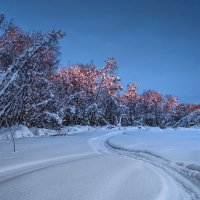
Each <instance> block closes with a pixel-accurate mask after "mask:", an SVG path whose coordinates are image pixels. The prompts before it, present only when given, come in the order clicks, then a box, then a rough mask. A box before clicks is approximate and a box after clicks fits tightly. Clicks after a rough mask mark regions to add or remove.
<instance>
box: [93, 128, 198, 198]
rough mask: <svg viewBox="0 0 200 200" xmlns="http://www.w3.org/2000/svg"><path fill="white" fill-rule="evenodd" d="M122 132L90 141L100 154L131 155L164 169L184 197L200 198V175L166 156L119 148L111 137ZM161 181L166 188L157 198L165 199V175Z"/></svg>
mask: <svg viewBox="0 0 200 200" xmlns="http://www.w3.org/2000/svg"><path fill="white" fill-rule="evenodd" d="M120 133H122V132H121V131H119V132H117V133H110V134H106V135H103V136H99V137H96V138H92V139H91V141H90V143H91V146H92V148H93V149H96V151H97V152H99V154H102V153H103V152H104V153H108V152H109V153H114V154H117V155H120V156H125V157H131V158H134V159H136V160H141V161H143V162H145V163H148V164H150V165H152V166H154V167H156V168H158V169H160V170H162V171H163V173H166V174H168V175H169V176H170V177H172V178H173V180H174V181H175V182H176V183H177V184H178V185H179V186H180V187H181V189H182V193H183V194H184V197H185V198H184V199H187V200H200V191H199V190H200V189H199V188H198V187H199V185H200V178H199V176H197V177H196V176H194V172H193V171H192V170H189V169H186V168H183V167H181V166H178V165H177V164H176V163H173V162H171V161H168V160H166V159H164V158H163V159H162V158H161V157H157V156H155V155H153V154H150V153H148V152H146V151H143V152H142V151H137V150H136V151H129V150H126V149H125V148H119V147H118V146H115V145H114V144H112V143H111V142H110V140H111V138H113V137H115V136H116V135H118V134H120ZM160 177H161V175H160ZM161 181H163V186H164V188H163V191H162V192H161V194H160V196H159V195H158V198H157V200H160V199H162V200H163V199H164V196H165V195H166V191H167V186H166V185H165V184H166V183H165V180H164V178H163V177H161ZM169 192H170V191H169Z"/></svg>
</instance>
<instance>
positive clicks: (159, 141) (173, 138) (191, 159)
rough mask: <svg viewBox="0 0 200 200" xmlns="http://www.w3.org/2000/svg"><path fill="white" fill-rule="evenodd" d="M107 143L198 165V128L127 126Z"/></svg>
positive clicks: (199, 156)
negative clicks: (138, 127)
mask: <svg viewBox="0 0 200 200" xmlns="http://www.w3.org/2000/svg"><path fill="white" fill-rule="evenodd" d="M109 144H111V145H114V146H115V147H117V148H123V149H125V150H128V151H146V152H148V153H151V154H154V155H157V156H159V157H162V158H164V159H168V160H171V161H174V162H177V163H182V164H183V163H185V164H191V163H196V164H199V165H200V129H195V128H193V129H192V128H179V129H176V130H174V129H164V130H162V129H160V128H145V127H142V128H141V129H136V128H127V129H125V130H124V131H123V134H122V135H118V136H116V137H114V138H111V139H109Z"/></svg>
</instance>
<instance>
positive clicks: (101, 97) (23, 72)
mask: <svg viewBox="0 0 200 200" xmlns="http://www.w3.org/2000/svg"><path fill="white" fill-rule="evenodd" d="M0 33H1V35H0V127H4V126H11V125H15V124H24V125H26V126H29V127H33V126H36V127H46V128H59V127H62V126H63V125H77V124H78V125H91V126H103V125H108V124H112V125H122V126H139V125H148V126H158V127H161V128H166V127H177V126H184V127H191V126H200V105H191V104H180V103H179V101H178V99H177V97H175V96H165V97H163V96H162V95H161V94H160V93H159V92H157V91H152V90H148V91H145V92H143V94H141V95H140V94H138V93H137V86H136V84H129V85H128V87H127V90H126V92H125V93H124V94H121V92H120V91H121V90H122V86H121V82H120V78H119V77H118V76H117V75H116V69H117V62H116V60H115V59H114V58H110V59H107V60H106V61H105V66H104V67H102V68H97V67H95V66H94V65H93V64H88V65H81V64H78V65H73V66H68V67H60V66H59V56H60V52H59V44H58V42H59V40H60V39H61V38H63V36H64V34H63V33H62V32H61V31H57V30H52V31H51V32H48V33H45V34H43V33H39V32H38V33H37V32H29V33H27V32H24V31H23V30H22V29H21V28H19V27H17V26H16V25H15V24H14V23H12V22H10V21H9V22H8V21H6V20H5V16H4V15H3V14H1V16H0Z"/></svg>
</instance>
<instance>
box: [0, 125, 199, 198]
mask: <svg viewBox="0 0 200 200" xmlns="http://www.w3.org/2000/svg"><path fill="white" fill-rule="evenodd" d="M110 128H112V127H110ZM110 128H106V127H104V128H96V129H94V128H91V127H66V128H64V129H62V130H61V131H60V132H57V131H50V130H48V129H28V128H27V127H24V126H21V127H13V128H12V131H13V132H14V133H15V134H16V137H18V139H16V150H17V152H16V153H13V152H12V141H11V139H6V138H10V137H9V135H10V129H1V130H0V135H1V136H0V138H1V140H0V199H1V200H29V199H30V200H36V199H37V200H38V199H41V200H49V199H52V200H53V199H70V200H79V199H81V200H94V199H95V200H107V199H108V200H122V199H126V200H128V199H137V200H171V199H173V200H192V199H193V200H199V199H200V130H199V129H177V130H172V129H168V130H161V129H158V128H143V127H142V128H141V129H138V128H114V129H110ZM20 130H21V131H20ZM22 132H23V134H21V133H22ZM55 135H60V136H57V137H45V136H55ZM27 137H28V138H27Z"/></svg>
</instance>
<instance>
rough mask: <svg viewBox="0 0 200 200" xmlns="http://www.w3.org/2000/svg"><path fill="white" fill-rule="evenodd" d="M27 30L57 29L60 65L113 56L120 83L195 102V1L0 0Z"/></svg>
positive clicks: (198, 96) (199, 42) (198, 46)
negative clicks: (117, 66) (59, 36)
mask: <svg viewBox="0 0 200 200" xmlns="http://www.w3.org/2000/svg"><path fill="white" fill-rule="evenodd" d="M0 8H1V11H2V12H4V13H5V14H6V15H7V18H14V19H15V21H16V23H17V24H18V25H20V26H21V27H23V28H24V29H26V30H36V31H37V30H39V31H47V30H51V28H54V27H55V28H60V29H62V30H63V31H64V32H65V33H66V37H65V38H64V39H63V40H62V42H61V52H62V58H61V63H62V64H68V63H69V62H70V63H73V64H75V63H88V62H91V61H92V60H93V61H94V63H95V64H96V66H98V67H102V66H103V64H104V60H105V59H106V58H108V57H115V58H116V59H117V61H118V64H119V70H118V75H119V76H120V77H121V79H122V83H123V86H124V87H126V84H127V83H134V82H136V83H137V84H138V87H139V91H140V92H142V91H144V90H147V89H155V90H158V91H160V92H161V93H163V94H172V95H177V96H178V97H179V99H180V100H181V102H185V103H200V1H198V0H167V1H166V0H123V1H117V0H101V1H100V0H84V1H83V0H17V1H13V0H0Z"/></svg>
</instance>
